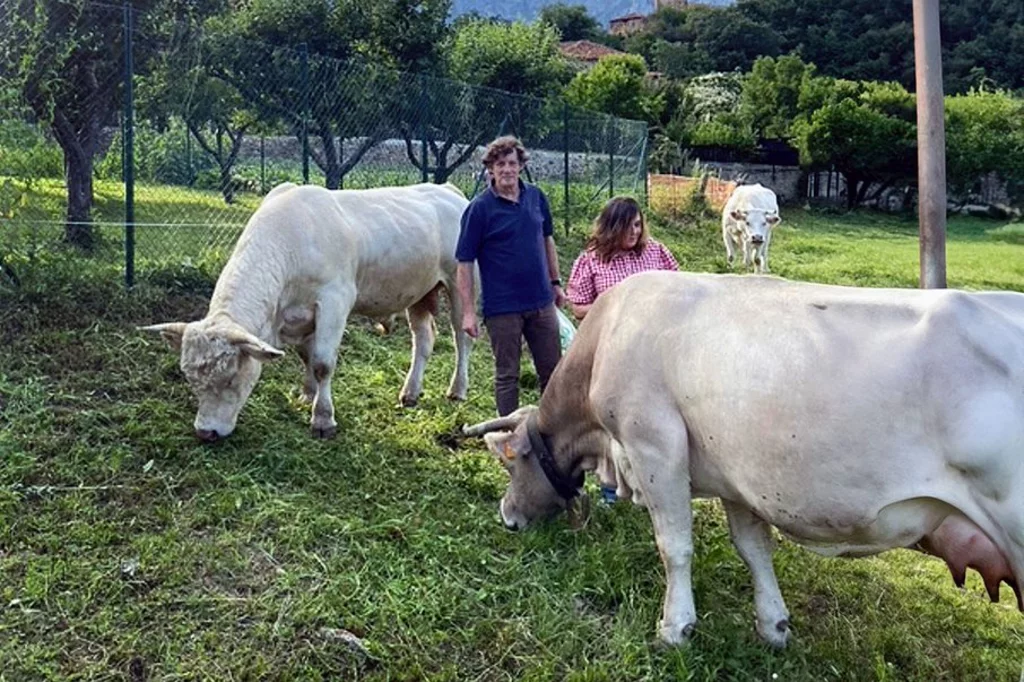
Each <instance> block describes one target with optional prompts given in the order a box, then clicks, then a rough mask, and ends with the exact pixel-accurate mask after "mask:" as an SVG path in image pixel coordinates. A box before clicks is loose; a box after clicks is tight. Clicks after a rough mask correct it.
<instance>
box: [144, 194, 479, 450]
mask: <svg viewBox="0 0 1024 682" xmlns="http://www.w3.org/2000/svg"><path fill="white" fill-rule="evenodd" d="M467 205H468V202H467V201H466V197H465V196H464V195H463V194H462V192H460V191H459V190H458V188H456V187H455V186H454V185H450V184H448V185H432V184H422V185H413V186H411V187H385V188H381V189H367V190H340V191H329V190H326V189H323V188H321V187H315V186H309V185H307V186H301V187H300V186H297V185H294V184H291V183H286V184H284V185H280V186H278V187H275V188H274V189H273V190H272V191H271V192H270V193H269V194H268V195H267V196H266V198H265V199H264V200H263V202H262V203H261V204H260V207H259V208H258V209H257V210H256V212H255V213H254V214H253V215H252V217H251V218H250V219H249V222H248V224H247V225H246V227H245V231H244V232H242V235H241V237H240V238H239V240H238V243H237V244H236V245H235V249H234V252H233V253H232V254H231V258H230V259H229V260H228V262H227V265H225V267H224V271H223V272H222V273H221V276H220V278H219V279H218V280H217V286H216V288H215V289H214V292H213V298H212V299H211V301H210V308H209V311H208V312H207V314H206V317H205V318H203V319H202V320H198V321H196V322H190V323H187V324H186V323H184V322H173V323H168V324H157V325H153V326H150V327H144V329H146V330H149V331H156V332H160V333H161V334H162V335H163V336H164V338H166V339H167V340H168V341H169V342H170V343H171V345H172V346H173V347H174V348H176V349H180V351H181V369H182V371H183V372H184V374H185V377H186V378H187V379H188V381H189V383H190V384H191V386H192V389H193V391H194V392H195V394H196V397H197V398H198V400H199V410H198V412H197V414H196V418H195V430H196V435H197V436H199V438H201V439H203V440H208V441H210V440H216V439H217V438H222V437H224V436H227V435H229V434H230V433H231V432H232V431H233V430H234V428H235V422H236V420H237V419H238V413H239V412H240V411H241V409H242V406H243V405H244V404H245V401H246V400H247V399H248V397H249V394H250V393H251V392H252V389H253V386H254V385H255V384H256V381H257V380H258V379H259V376H260V370H261V367H262V363H263V362H265V361H268V360H274V359H276V358H279V357H281V356H282V355H283V352H282V351H281V350H278V346H280V345H282V344H289V345H296V346H298V350H299V355H300V357H301V358H302V360H303V362H304V363H305V367H306V377H305V382H304V384H303V389H302V395H303V397H304V398H305V399H306V400H308V401H310V402H312V403H313V417H312V432H313V435H314V436H316V437H322V438H329V437H332V436H333V435H334V434H335V432H336V431H337V422H335V420H334V403H333V401H332V399H331V376H332V374H333V373H334V368H335V365H336V363H337V353H338V345H339V344H340V342H341V337H342V333H343V332H344V330H345V324H346V321H347V319H348V317H349V315H350V314H353V313H355V314H360V315H365V316H367V317H371V318H374V319H386V318H387V316H389V315H390V314H392V313H395V312H399V311H402V310H405V311H406V316H407V318H408V320H409V327H410V329H411V330H412V347H413V349H412V364H411V366H410V368H409V373H408V375H407V376H406V378H405V384H404V385H403V387H402V391H401V394H400V399H401V402H402V403H403V404H404V405H414V404H415V403H416V401H417V399H418V398H419V396H420V393H421V390H422V381H423V371H424V367H425V366H426V362H427V358H429V357H430V354H431V351H432V350H433V345H434V330H433V325H432V322H433V316H434V314H436V312H437V291H438V289H439V288H442V287H443V288H446V289H447V290H448V292H449V300H450V301H451V307H452V315H451V317H452V322H453V324H452V329H453V331H454V333H455V351H456V368H455V372H454V374H453V375H452V380H451V385H450V386H449V389H448V395H449V397H450V398H453V399H458V400H462V399H464V398H465V397H466V390H467V388H468V382H469V378H468V374H469V350H470V344H471V339H470V338H469V336H468V335H467V334H466V333H465V332H463V331H462V330H461V328H460V324H459V321H460V320H461V319H462V312H461V303H460V301H459V297H458V296H453V295H451V292H452V291H454V287H455V270H456V261H455V243H456V241H457V239H458V235H459V220H460V217H461V216H462V212H463V211H464V210H465V208H466V206H467Z"/></svg>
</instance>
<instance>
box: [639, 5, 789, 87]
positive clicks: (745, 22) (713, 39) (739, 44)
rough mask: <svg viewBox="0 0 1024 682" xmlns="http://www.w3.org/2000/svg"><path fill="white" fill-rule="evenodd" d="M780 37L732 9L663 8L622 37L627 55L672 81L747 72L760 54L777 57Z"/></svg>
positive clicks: (698, 6)
mask: <svg viewBox="0 0 1024 682" xmlns="http://www.w3.org/2000/svg"><path fill="white" fill-rule="evenodd" d="M780 41H781V39H780V37H779V36H778V34H777V33H776V32H775V31H774V30H773V29H772V28H771V27H770V26H768V25H767V24H765V23H763V22H760V21H755V20H753V19H751V18H750V17H748V16H746V15H744V14H742V13H740V12H739V10H737V9H736V8H735V7H708V6H705V5H697V4H695V5H691V6H688V7H683V8H676V7H666V8H663V9H661V10H659V11H658V12H656V13H655V14H654V15H653V16H651V18H650V19H649V20H648V23H647V27H646V29H645V30H644V31H643V32H642V33H639V34H636V35H635V36H630V37H629V38H627V39H626V41H625V45H626V49H627V51H629V52H633V53H636V54H641V55H643V56H644V57H645V58H646V59H647V60H648V61H649V62H650V63H652V64H654V65H655V66H656V67H657V69H658V70H659V71H662V72H664V73H666V74H668V75H670V76H671V77H673V78H687V77H690V76H695V75H699V74H702V73H707V72H709V71H732V70H734V69H741V70H746V69H748V68H750V65H751V64H753V63H754V60H755V59H757V58H758V57H760V56H763V55H768V56H774V55H777V54H779V45H780Z"/></svg>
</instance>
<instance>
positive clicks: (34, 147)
mask: <svg viewBox="0 0 1024 682" xmlns="http://www.w3.org/2000/svg"><path fill="white" fill-rule="evenodd" d="M0 173H2V174H4V175H9V176H13V177H17V178H24V179H30V180H31V179H35V178H61V177H63V176H64V153H63V152H62V151H61V149H60V146H59V145H58V144H57V143H56V142H54V141H53V140H51V139H50V138H49V137H48V136H47V135H46V134H44V132H43V130H42V129H41V128H39V127H38V126H34V125H31V124H29V123H25V122H24V121H17V120H6V121H4V120H0Z"/></svg>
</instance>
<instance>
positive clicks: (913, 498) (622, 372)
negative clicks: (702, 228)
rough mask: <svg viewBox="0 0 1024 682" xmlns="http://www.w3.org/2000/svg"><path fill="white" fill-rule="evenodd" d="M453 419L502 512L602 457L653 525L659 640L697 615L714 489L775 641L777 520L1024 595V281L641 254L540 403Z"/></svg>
mask: <svg viewBox="0 0 1024 682" xmlns="http://www.w3.org/2000/svg"><path fill="white" fill-rule="evenodd" d="M652 320H657V321H658V322H657V324H652ZM769 358H770V359H771V362H766V361H765V360H766V359H769ZM465 433H466V434H467V435H469V436H481V435H482V436H483V437H484V439H485V441H486V444H487V446H488V448H489V449H490V450H491V452H493V453H494V454H495V455H496V456H497V457H498V459H499V460H500V461H501V463H502V464H503V465H504V466H505V468H506V469H507V470H508V472H509V474H510V476H511V481H510V483H509V485H508V488H507V490H506V491H505V494H504V496H503V497H502V499H501V504H500V512H501V518H502V520H503V521H504V523H505V525H506V526H507V527H509V528H511V529H521V528H524V527H526V526H527V525H529V524H530V523H532V522H533V521H535V520H537V519H541V518H544V517H548V516H551V515H553V514H556V513H558V512H559V511H561V510H563V509H565V508H566V507H567V506H568V504H569V501H570V500H571V499H572V497H573V496H574V495H575V494H576V493H577V490H578V489H579V487H580V485H581V484H582V480H583V475H584V472H586V471H593V470H596V469H598V465H599V464H600V463H601V462H602V461H607V462H610V464H611V466H606V467H602V469H605V470H608V471H612V472H614V478H615V479H616V480H615V481H605V483H606V484H607V483H614V484H616V485H617V493H618V496H619V497H620V498H623V499H631V500H632V501H633V502H635V503H638V504H641V505H643V506H646V507H647V509H648V510H649V512H650V517H651V520H652V522H653V524H654V534H655V539H656V541H657V545H658V549H659V552H660V554H661V557H662V561H663V563H664V566H665V573H666V581H667V592H666V594H665V601H664V609H663V613H662V618H661V621H660V623H659V626H658V632H659V635H660V637H661V639H662V640H664V641H665V642H668V643H673V644H675V643H681V642H683V641H685V640H687V639H688V638H689V636H690V635H691V633H692V632H693V629H694V627H695V626H696V622H697V611H696V609H695V605H694V596H693V589H692V577H691V567H692V558H693V537H692V533H693V517H692V511H691V500H692V499H693V498H694V497H717V498H719V499H720V500H721V501H722V505H723V507H724V509H725V513H726V516H727V517H728V522H729V528H730V531H731V535H732V540H733V543H734V544H735V546H736V548H737V550H738V552H739V555H740V557H741V558H742V559H743V561H744V563H745V564H746V565H747V567H748V568H749V570H750V572H751V574H752V577H753V583H754V605H755V611H756V627H757V631H758V633H759V634H760V635H761V637H762V638H763V639H764V640H765V641H767V642H768V643H770V644H772V645H774V646H777V647H782V646H785V644H786V642H787V640H788V637H789V613H788V611H787V609H786V605H785V602H784V601H783V597H782V594H781V592H780V590H779V586H778V583H777V580H776V577H775V572H774V569H773V566H772V551H773V539H772V533H771V527H772V526H775V527H776V528H778V529H779V530H780V531H782V532H783V533H784V534H785V535H786V536H788V537H789V538H792V539H793V540H795V541H796V542H798V543H801V544H803V545H805V546H807V547H809V548H811V549H812V550H814V551H816V552H819V553H821V554H824V555H827V556H847V557H858V556H866V555H871V554H877V553H879V552H883V551H886V550H889V549H893V548H901V547H902V548H911V549H916V550H919V551H923V552H925V553H928V554H933V555H936V556H939V557H941V558H943V559H944V560H945V561H946V563H947V564H948V565H949V568H950V570H951V572H952V575H953V578H954V581H956V582H957V584H963V580H964V575H965V571H966V569H967V568H973V569H976V570H978V571H979V572H980V573H981V576H982V579H983V580H984V582H985V585H986V588H987V589H988V592H989V594H990V596H991V597H992V599H993V600H995V599H998V597H999V588H1000V584H1001V583H1002V582H1006V583H1007V584H1008V585H1009V586H1010V587H1011V588H1012V589H1013V590H1014V591H1015V593H1016V595H1017V604H1018V607H1020V608H1021V609H1022V610H1024V603H1022V601H1021V592H1020V587H1021V586H1022V585H1024V583H1022V580H1024V294H1019V293H1009V292H984V293H966V292H962V291H950V290H903V289H861V288H852V287H838V286H828V285H822V284H810V283H798V282H790V281H786V280H782V279H778V278H773V277H741V276H735V275H701V274H690V273H668V272H651V273H641V274H638V275H634V276H633V277H630V278H629V279H628V280H626V281H625V282H623V283H621V284H619V285H617V286H616V287H615V288H614V289H612V290H611V291H609V292H607V293H606V294H605V295H603V296H601V297H600V298H599V299H598V301H597V302H596V303H595V305H594V307H593V308H592V309H591V311H590V312H589V314H588V315H587V317H586V318H585V319H584V321H583V323H582V324H581V326H580V328H579V330H578V332H577V335H576V338H575V339H574V341H573V344H572V346H570V348H569V351H568V353H567V355H566V356H565V357H564V358H563V359H562V361H561V362H560V363H559V365H558V367H557V368H556V370H555V372H554V375H553V376H552V378H551V381H550V383H549V384H548V386H547V388H546V390H545V391H544V394H543V396H542V398H541V401H540V405H539V407H533V406H530V407H525V408H521V409H520V410H518V411H517V412H515V413H513V414H511V415H509V416H507V417H504V418H500V419H496V420H490V421H487V422H483V423H481V424H477V425H474V426H469V427H466V428H465Z"/></svg>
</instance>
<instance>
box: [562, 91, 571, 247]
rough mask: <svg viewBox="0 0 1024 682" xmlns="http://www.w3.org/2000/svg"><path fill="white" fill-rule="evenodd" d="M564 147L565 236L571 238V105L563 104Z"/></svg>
mask: <svg viewBox="0 0 1024 682" xmlns="http://www.w3.org/2000/svg"><path fill="white" fill-rule="evenodd" d="M562 146H563V147H565V159H564V163H565V177H564V187H563V190H564V192H565V236H567V237H568V236H569V223H570V222H571V219H570V211H569V208H570V207H569V201H570V200H569V103H568V102H562Z"/></svg>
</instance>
